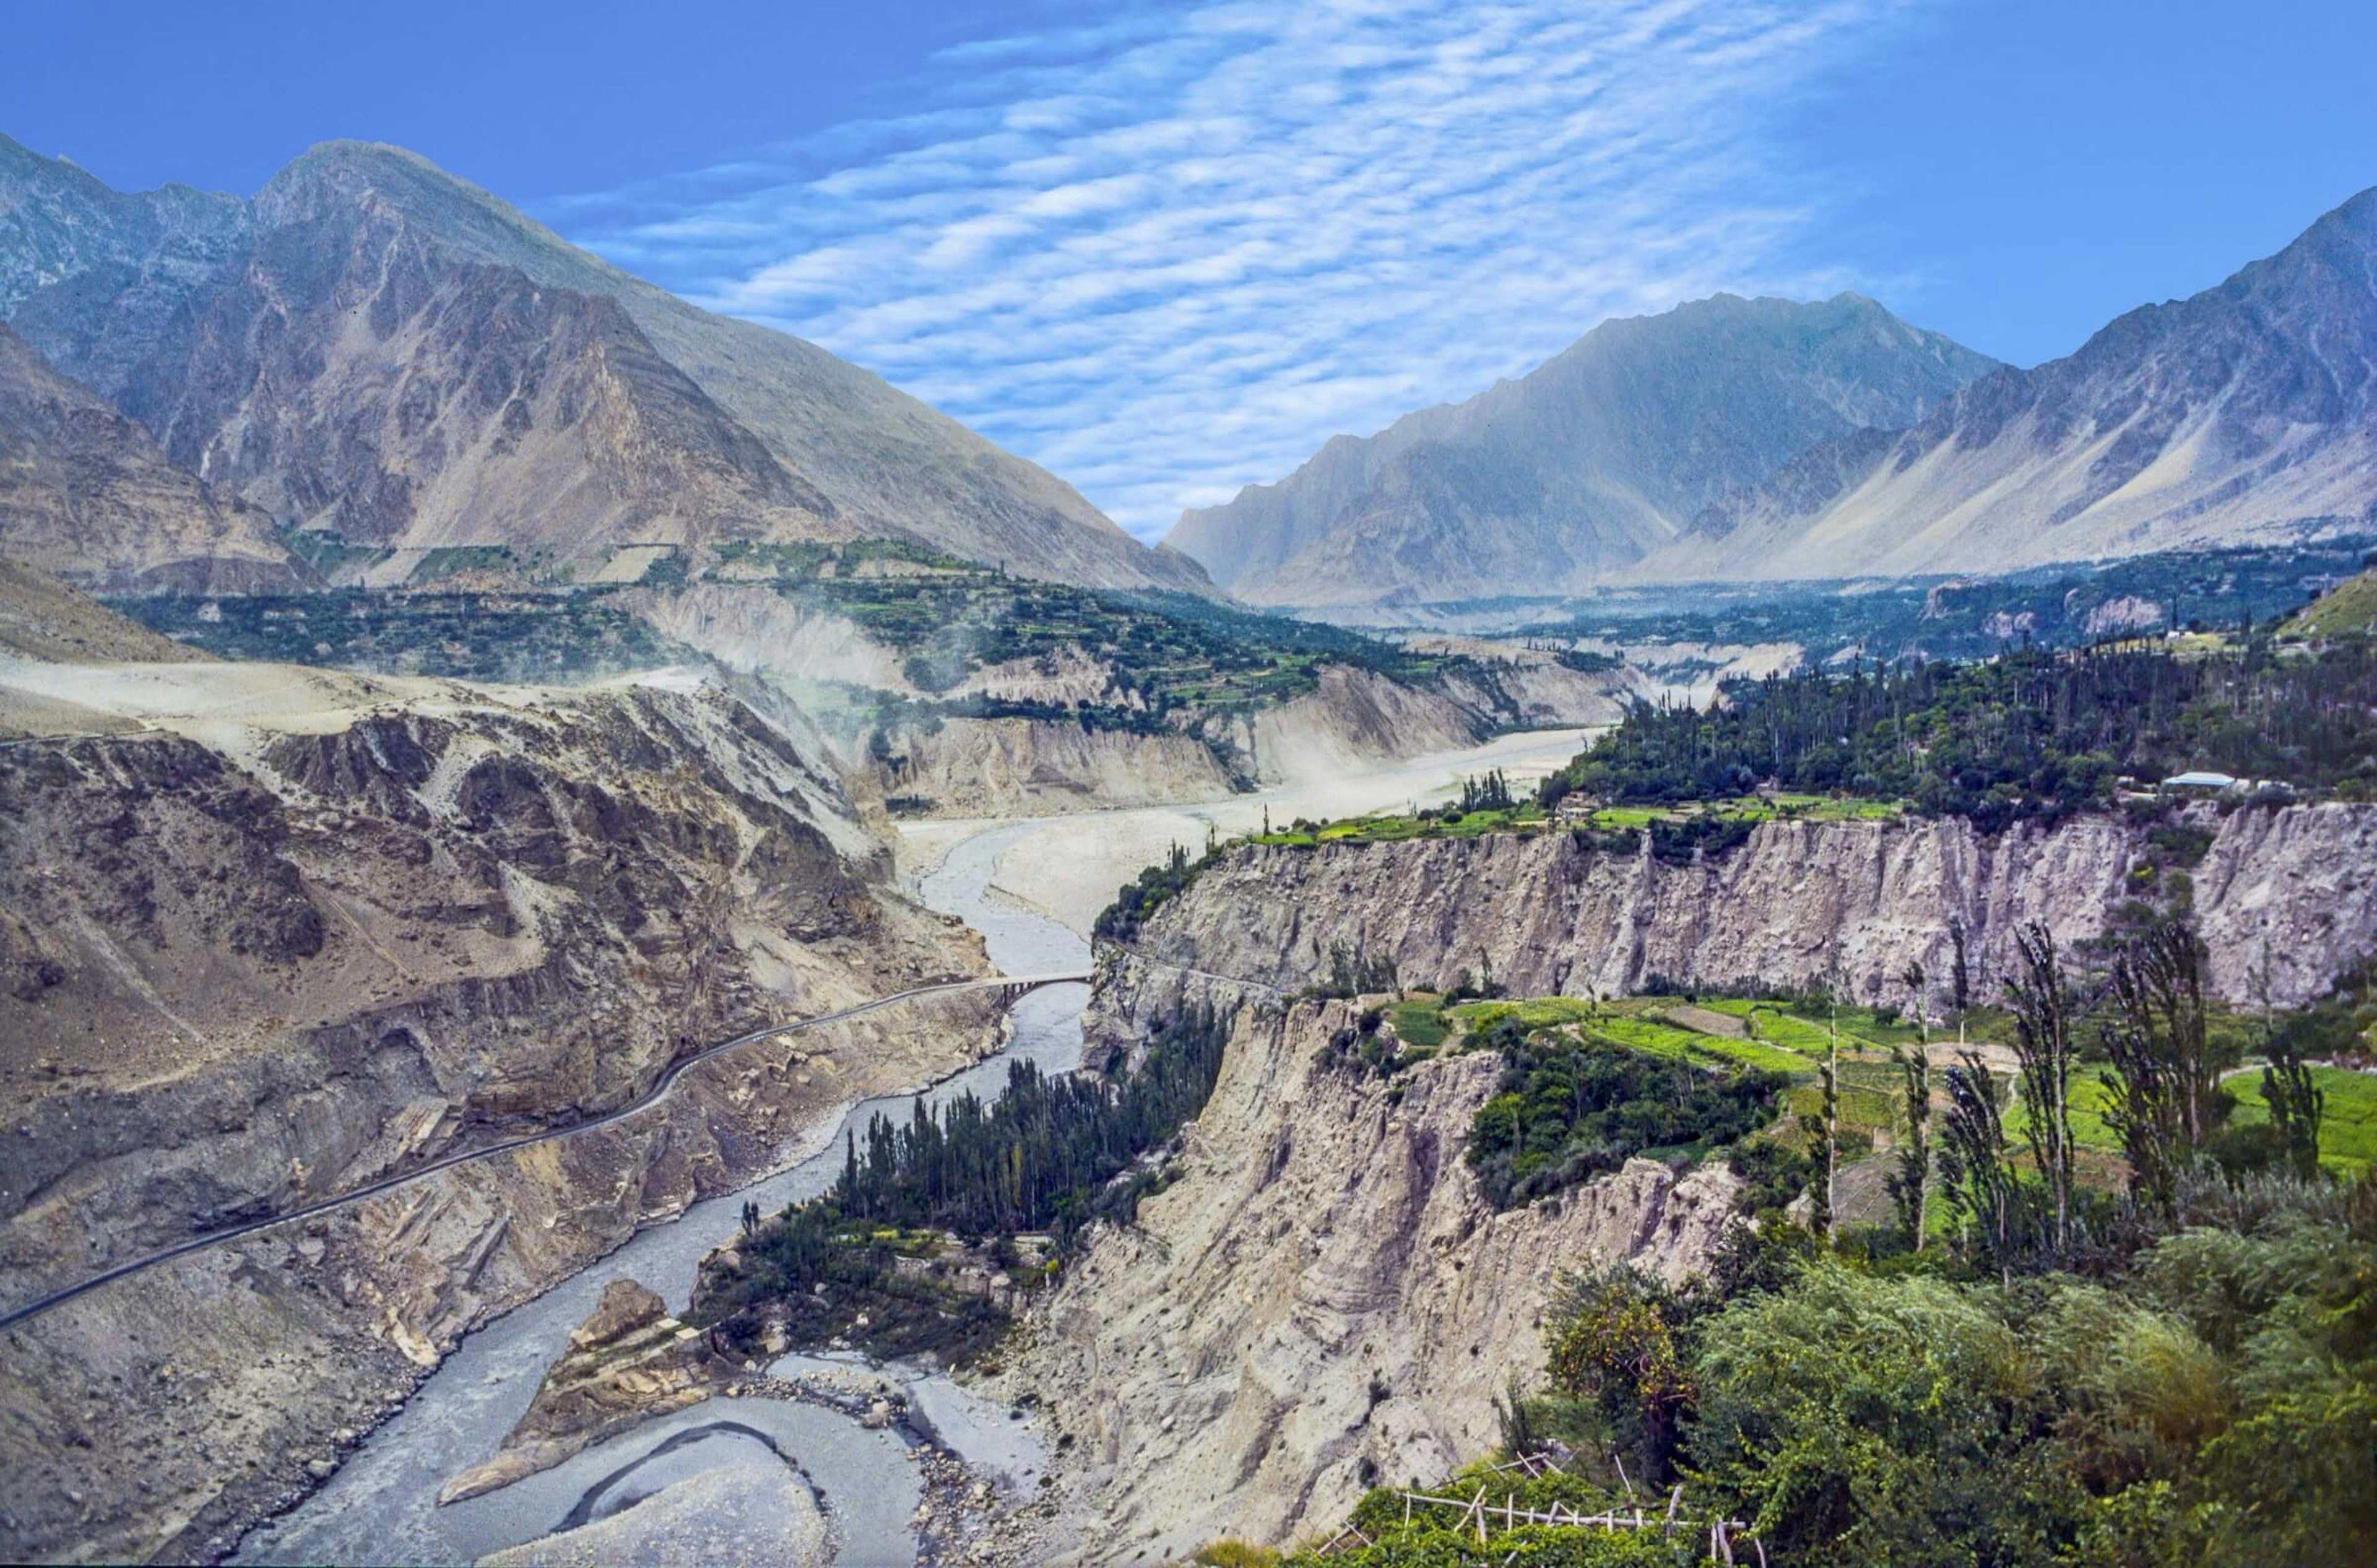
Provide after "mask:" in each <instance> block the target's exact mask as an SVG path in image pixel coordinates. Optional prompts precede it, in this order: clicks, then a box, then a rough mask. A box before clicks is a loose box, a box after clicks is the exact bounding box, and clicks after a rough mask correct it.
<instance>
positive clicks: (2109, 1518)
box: [1415, 1178, 2377, 1568]
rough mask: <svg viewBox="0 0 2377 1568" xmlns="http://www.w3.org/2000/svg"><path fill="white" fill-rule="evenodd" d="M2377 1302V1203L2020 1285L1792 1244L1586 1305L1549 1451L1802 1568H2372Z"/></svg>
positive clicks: (2191, 1215)
mask: <svg viewBox="0 0 2377 1568" xmlns="http://www.w3.org/2000/svg"><path fill="white" fill-rule="evenodd" d="M2372 1279H2377V1191H2372V1189H2371V1187H2370V1186H2369V1185H2368V1184H2367V1183H2363V1184H2362V1185H2361V1186H2359V1188H2357V1189H2350V1190H2347V1189H2344V1188H2340V1187H2338V1186H2335V1185H2334V1184H2321V1183H2307V1182H2303V1181H2301V1180H2299V1179H2293V1178H2286V1179H2278V1180H2275V1181H2271V1182H2265V1183H2262V1184H2259V1185H2258V1187H2257V1188H2256V1189H2255V1190H2254V1191H2252V1194H2251V1195H2250V1196H2247V1197H2242V1198H2240V1195H2239V1193H2238V1192H2237V1191H2236V1190H2234V1189H2220V1188H2209V1189H2206V1188H2193V1189H2190V1190H2188V1191H2187V1192H2186V1193H2185V1194H2184V1196H2183V1199H2182V1203H2181V1205H2180V1210H2179V1212H2178V1215H2177V1216H2176V1218H2175V1219H2174V1220H2173V1221H2172V1222H2171V1223H2169V1224H2168V1225H2167V1226H2166V1227H2163V1228H2161V1229H2160V1230H2158V1231H2157V1232H2156V1233H2155V1234H2154V1235H2152V1236H2151V1237H2148V1238H2145V1239H2143V1240H2142V1243H2141V1244H2140V1245H2139V1246H2137V1247H2135V1248H2134V1249H2132V1250H2131V1251H2128V1252H2126V1253H2125V1254H2124V1255H2123V1256H2121V1257H2120V1259H2118V1260H2111V1261H2108V1262H2107V1263H2106V1264H2105V1265H2104V1266H2101V1267H2099V1268H2096V1269H2093V1270H2091V1271H2089V1272H2088V1273H2086V1274H2080V1273H2074V1272H2065V1271H2045V1272H2039V1273H2034V1274H2031V1275H2019V1276H2016V1277H2014V1278H2013V1280H2012V1281H2011V1282H2010V1283H2009V1282H2006V1281H2002V1280H1999V1279H1990V1278H1983V1279H1975V1278H1973V1277H1971V1276H1970V1275H1966V1274H1961V1273H1959V1272H1958V1271H1957V1270H1955V1269H1954V1268H1953V1267H1950V1266H1941V1267H1937V1268H1933V1269H1929V1270H1921V1271H1917V1270H1913V1269H1907V1268H1900V1269H1896V1270H1891V1269H1884V1268H1880V1267H1875V1266H1872V1265H1871V1264H1870V1263H1863V1262H1861V1261H1860V1260H1857V1259H1854V1258H1844V1257H1840V1256H1835V1255H1833V1254H1829V1253H1827V1252H1825V1251H1822V1249H1821V1248H1819V1247H1818V1246H1817V1245H1816V1244H1815V1243H1814V1242H1813V1241H1812V1239H1810V1238H1809V1237H1808V1236H1807V1235H1806V1234H1805V1233H1803V1232H1797V1231H1794V1230H1792V1229H1790V1228H1789V1227H1781V1226H1770V1227H1766V1228H1765V1229H1764V1230H1763V1231H1762V1232H1761V1233H1752V1232H1749V1231H1746V1230H1745V1231H1741V1232H1738V1233H1737V1234H1736V1236H1735V1237H1734V1239H1733V1240H1732V1241H1731V1242H1730V1243H1729V1244H1728V1248H1727V1252H1726V1255H1725V1256H1722V1257H1721V1258H1720V1259H1719V1260H1718V1264H1717V1266H1716V1267H1715V1268H1714V1269H1713V1270H1712V1271H1711V1272H1710V1274H1709V1275H1706V1276H1704V1277H1702V1278H1700V1279H1696V1280H1694V1281H1693V1282H1691V1283H1690V1285H1689V1286H1687V1287H1684V1288H1682V1289H1670V1288H1667V1287H1664V1286H1662V1285H1660V1284H1659V1283H1657V1282H1656V1281H1654V1280H1652V1279H1650V1278H1648V1277H1646V1276H1644V1275H1640V1274H1638V1273H1635V1272H1633V1271H1632V1270H1630V1269H1626V1268H1624V1267H1622V1266H1621V1267H1618V1268H1612V1269H1607V1270H1603V1271H1599V1272H1595V1273H1589V1274H1586V1275H1580V1276H1577V1277H1575V1278H1573V1279H1571V1280H1570V1281H1569V1282H1568V1283H1567V1285H1566V1287H1565V1288H1564V1290H1563V1292H1562V1293H1561V1294H1560V1296H1559V1299H1557V1300H1556V1301H1555V1303H1554V1305H1553V1309H1552V1311H1550V1312H1549V1313H1548V1314H1547V1327H1546V1331H1545V1336H1546V1342H1547V1351H1548V1363H1547V1366H1548V1378H1549V1385H1550V1386H1549V1389H1548V1391H1547V1394H1545V1395H1543V1396H1539V1397H1537V1398H1535V1399H1534V1400H1531V1401H1528V1402H1527V1406H1526V1408H1527V1420H1526V1422H1525V1425H1526V1426H1527V1427H1528V1428H1530V1429H1531V1430H1535V1431H1539V1432H1544V1433H1549V1434H1559V1435H1563V1436H1564V1437H1565V1438H1566V1439H1567V1440H1568V1441H1570V1442H1573V1443H1574V1444H1575V1446H1576V1447H1577V1449H1578V1450H1579V1452H1580V1453H1581V1454H1588V1455H1591V1456H1593V1457H1594V1458H1595V1459H1596V1460H1598V1459H1600V1458H1601V1456H1603V1455H1608V1454H1617V1455H1618V1456H1619V1458H1620V1460H1621V1461H1622V1462H1623V1463H1624V1464H1625V1465H1626V1466H1627V1470H1628V1473H1629V1474H1630V1476H1631V1477H1632V1478H1634V1479H1636V1480H1637V1481H1640V1480H1642V1479H1643V1478H1650V1479H1651V1480H1653V1481H1654V1483H1657V1484H1661V1485H1665V1484H1667V1483H1668V1482H1669V1481H1671V1480H1673V1479H1675V1478H1685V1479H1686V1480H1687V1485H1688V1487H1689V1489H1690V1494H1691V1495H1692V1496H1693V1497H1694V1498H1695V1499H1696V1501H1697V1502H1698V1505H1699V1506H1700V1507H1701V1508H1702V1509H1704V1510H1706V1511H1709V1512H1720V1511H1721V1512H1724V1513H1726V1514H1730V1515H1731V1516H1732V1517H1736V1518H1739V1519H1743V1520H1745V1521H1748V1522H1749V1523H1750V1526H1752V1529H1753V1530H1754V1532H1755V1535H1756V1537H1757V1538H1758V1539H1759V1541H1760V1542H1761V1543H1762V1545H1763V1546H1764V1548H1765V1550H1766V1552H1767V1554H1768V1557H1769V1560H1770V1561H1774V1562H1795V1563H1805V1564H1813V1565H1830V1564H1839V1565H1842V1568H1848V1565H1852V1564H1854V1565H1857V1568H1897V1565H1905V1568H1930V1565H1932V1564H1938V1563H1951V1562H1953V1563H1968V1564H1988V1565H1999V1564H2002V1565H2005V1568H2017V1565H2022V1568H2026V1565H2030V1564H2039V1563H2060V1564H2072V1565H2080V1568H2148V1565H2157V1564H2163V1563H2174V1562H2190V1563H2200V1564H2204V1565H2206V1568H2263V1565H2268V1568H2282V1565H2288V1564H2302V1565H2304V1568H2311V1565H2317V1568H2327V1565H2330V1564H2335V1563H2344V1562H2369V1561H2371V1555H2370V1554H2371V1550H2372V1545H2371V1543H2372V1542H2377V1287H2372V1286H2371V1280H2372ZM1605 1463H1606V1461H1605ZM1415 1561H1421V1560H1417V1559H1415ZM1447 1561H1450V1560H1447ZM1581 1561H1598V1560H1597V1559H1591V1558H1586V1559H1581Z"/></svg>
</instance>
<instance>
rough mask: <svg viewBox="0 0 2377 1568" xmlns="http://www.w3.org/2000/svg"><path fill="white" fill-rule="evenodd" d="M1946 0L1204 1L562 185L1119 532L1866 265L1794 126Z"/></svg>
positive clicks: (645, 245)
mask: <svg viewBox="0 0 2377 1568" xmlns="http://www.w3.org/2000/svg"><path fill="white" fill-rule="evenodd" d="M1927 4H1929V0H1484V3H1470V0H1304V3H1289V4H1256V3H1252V0H1211V3H1205V4H1195V5H1189V6H1177V5H1175V6H1160V7H1151V8H1146V9H1131V10H1126V11H1123V12H1120V13H1118V14H1117V15H1116V16H1114V17H1113V18H1109V19H1107V20H1105V21H1104V22H1101V23H1097V24H1094V25H1087V26H1080V27H1071V28H1064V29H1051V30H1044V31H1038V32H1030V33H1021V34H1018V35H1016V36H1011V37H1002V38H996V39H984V40H979V41H976V42H971V43H968V44H965V45H963V46H961V47H958V48H954V49H950V50H949V51H946V52H944V53H943V54H940V55H939V56H938V57H937V58H936V60H935V63H934V66H933V69H932V72H931V73H930V76H929V78H928V79H927V80H926V82H924V83H922V84H921V85H920V93H919V107H918V108H917V110H916V111H915V112H914V114H907V115H903V116H900V117H897V118H891V119H883V120H875V121H867V122H860V123H853V124H850V125H845V126H836V127H834V128H833V129H832V130H831V131H830V132H829V133H827V134H825V135H822V136H819V137H815V138H808V139H806V140H805V141H802V142H799V143H794V144H788V145H784V146H781V147H774V148H768V149H762V150H749V151H745V150H738V151H736V153H735V156H734V157H733V158H732V159H731V160H730V161H726V162H720V163H717V164H714V165H711V166H710V167H707V168H702V169H699V170H692V171H688V172H687V174H685V175H684V176H682V177H680V178H677V179H672V180H665V181H661V182H657V183H654V184H651V185H647V186H639V187H636V188H633V189H630V190H626V191H619V192H609V193H601V194H596V195H588V196H576V197H567V198H563V199H562V200H559V201H556V202H555V203H553V204H550V206H549V207H548V209H547V211H548V215H549V216H550V217H552V218H553V219H554V220H555V221H556V222H558V223H559V224H560V225H561V226H562V227H563V228H564V229H565V231H566V232H567V233H569V235H570V237H571V238H573V239H575V240H577V241H579V243H581V244H584V245H588V246H590V247H591V248H592V249H594V250H596V251H598V252H600V253H602V254H603V255H604V256H606V257H610V258H611V259H612V260H614V261H616V262H618V263H619V264H620V265H622V266H625V267H627V268H629V269H634V270H636V271H639V272H641V273H643V274H645V275H646V276H649V277H651V278H653V279H654V280H656V281H659V282H662V283H663V284H664V285H666V286H668V287H671V288H673V289H675V290H676V291H677V292H679V293H684V294H686V295H687V296H688V297H690V298H693V299H695V300H697V301H699V303H702V304H704V305H709V306H711V308H713V309H719V310H723V311H728V312H731V313H733V314H735V315H739V316H745V317H752V318H754V319H757V320H760V321H765V322H767V323H769V324H770V325H772V326H777V327H781V328H782V329H785V330H787V331H791V332H795V333H798V334H799V335H801V336H803V337H806V338H809V339H811V340H813V341H818V342H820V343H822V344H824V345H825V346H826V347H828V348H830V349H831V350H833V351H834V352H835V353H840V354H842V355H844V356H845V357H847V358H850V359H853V360H855V361H857V362H858V363H860V364H862V365H867V366H869V367H870V368H872V369H875V370H878V371H879V372H881V373H882V374H883V375H885V376H886V377H890V379H891V380H892V381H894V382H896V383H898V384H899V385H901V386H902V387H904V388H906V389H909V390H911V391H913V392H914V393H916V394H917V395H918V396H920V397H923V398H925V399H926V400H927V401H931V402H933V403H935V404H936V405H938V406H939V407H941V408H943V409H945V410H947V411H948V412H949V413H951V414H953V415H955V416H956V417H958V418H959V419H962V420H963V421H965V422H966V423H967V424H969V425H973V426H974V427H975V428H977V429H979V430H981V431H982V432H983V433H984V434H985V435H987V436H989V437H991V438H992V439H994V440H997V441H998V442H1000V443H1001V444H1002V445H1004V446H1007V447H1009V448H1010V449H1014V450H1016V451H1018V452H1021V453H1022V454H1023V455H1024V456H1027V457H1030V458H1032V459H1033V460H1034V461H1038V462H1040V463H1042V464H1043V465H1045V467H1047V468H1049V469H1051V470H1053V471H1054V472H1056V473H1058V474H1060V475H1062V476H1063V477H1065V478H1066V479H1069V480H1070V481H1071V482H1072V483H1073V484H1074V485H1077V486H1079V487H1080V488H1081V490H1082V491H1083V492H1084V493H1085V494H1086V495H1088V496H1089V497H1090V498H1091V500H1093V501H1094V502H1096V503H1097V504H1098V505H1100V506H1102V507H1103V508H1105V510H1107V511H1108V512H1109V513H1111V514H1112V515H1113V516H1114V517H1115V518H1116V519H1117V521H1121V522H1122V523H1123V524H1124V525H1125V526H1126V527H1129V528H1130V529H1131V530H1132V531H1133V532H1135V533H1140V534H1141V535H1142V536H1146V537H1150V538H1153V537H1156V536H1159V535H1160V534H1161V533H1163V532H1164V530H1165V528H1166V527H1168V526H1169V525H1170V523H1171V521H1172V520H1173V519H1174V518H1175V517H1176V516H1177V514H1178V512H1179V510H1180V509H1181V508H1182V507H1184V506H1195V505H1206V504H1211V503H1212V502H1214V501H1218V500H1222V499H1225V498H1226V497H1229V496H1230V495H1232V494H1234V493H1235V492H1236V490H1237V488H1238V487H1239V486H1240V485H1245V484H1248V483H1260V482H1263V481H1268V480H1272V479H1276V478H1278V477H1280V476H1281V475H1283V474H1284V473H1287V472H1288V471H1289V470H1290V469H1292V468H1294V467H1295V466H1296V464H1297V463H1298V462H1300V461H1303V460H1304V459H1305V458H1306V457H1308V456H1309V455H1310V454H1311V453H1312V452H1313V451H1314V450H1315V449H1317V448H1318V447H1319V446H1320V444H1321V442H1322V441H1324V440H1326V439H1327V438H1328V437H1330V436H1331V435H1332V434H1335V433H1337V432H1340V431H1351V432H1355V433H1368V432H1369V431H1371V430H1374V429H1377V428H1379V427H1380V426H1381V425H1385V424H1387V423H1388V422H1390V421H1391V420H1392V419H1393V418H1394V417H1395V416H1396V415H1397V414H1399V413H1405V412H1407V411H1409V410H1410V409H1412V408H1415V407H1417V406H1420V405H1422V404H1425V403H1429V402H1435V401H1444V400H1447V399H1453V398H1461V397H1465V396H1467V395H1469V394H1470V393H1472V392H1475V391H1476V390H1478V389H1481V388H1483V387H1484V386H1486V385H1487V383H1489V382H1490V381H1492V380H1494V379H1495V378H1496V377H1503V376H1513V375H1518V374H1522V373H1523V372H1524V371H1525V370H1527V369H1528V368H1529V367H1531V366H1532V365H1535V364H1536V363H1538V362H1539V361H1541V360H1542V359H1544V358H1545V357H1546V356H1547V355H1549V354H1551V353H1556V352H1557V351H1558V350H1559V349H1560V348H1562V347H1564V346H1566V345H1567V344H1568V343H1569V342H1570V341H1572V340H1574V339H1575V338H1576V336H1577V335H1578V334H1579V333H1581V332H1583V330H1584V329H1587V328H1589V327H1591V326H1593V325H1594V324H1595V322H1597V321H1599V320H1601V319H1603V318H1605V317H1608V316H1611V315H1630V314H1638V313H1641V312H1643V311H1650V310H1657V309H1662V308H1665V307H1666V306H1667V305H1673V304H1676V303H1678V302H1680V301H1682V300H1685V299H1690V298H1695V297H1698V296H1701V295H1703V294H1707V293H1713V292H1714V291H1716V290H1718V289H1721V288H1730V289H1734V290H1737V291H1741V292H1762V293H1794V294H1813V293H1828V292H1831V291H1832V290H1833V289H1834V288H1837V287H1840V286H1845V285H1846V284H1849V283H1855V282H1864V281H1868V280H1862V279H1857V278H1854V277H1849V276H1846V275H1843V274H1838V273H1834V272H1830V271H1825V270H1822V269H1809V268H1806V267H1803V266H1800V265H1798V264H1797V263H1795V262H1794V261H1793V260H1792V257H1795V256H1797V255H1798V254H1800V252H1801V249H1802V248H1803V247H1802V245H1801V243H1800V242H1802V241H1803V240H1804V238H1805V236H1806V234H1807V233H1808V230H1809V228H1810V225H1811V223H1813V222H1814V221H1817V220H1818V218H1819V217H1820V216H1821V214H1822V210H1823V207H1824V203H1825V200H1826V198H1827V196H1828V194H1829V193H1828V192H1827V191H1826V190H1825V189H1824V188H1823V187H1822V186H1821V185H1820V184H1818V183H1816V182H1815V181H1813V180H1812V179H1811V178H1810V177H1809V176H1807V175H1806V174H1802V173H1800V172H1798V171H1796V170H1794V169H1793V168H1791V167H1790V166H1788V163H1787V161H1786V160H1785V159H1784V158H1783V157H1782V156H1781V154H1780V153H1779V152H1778V150H1777V149H1776V147H1775V145H1774V138H1773V134H1772V133H1773V129H1774V124H1775V121H1776V118H1777V116H1778V114H1780V113H1781V112H1782V111H1783V110H1784V109H1785V108H1786V106H1787V105H1788V104H1790V103H1791V102H1793V101H1794V99H1795V98H1796V97H1797V95H1798V94H1801V93H1803V92H1804V91H1806V90H1808V89H1809V87H1810V84H1811V82H1813V81H1814V80H1815V79H1816V78H1818V77H1820V76H1821V74H1822V73H1823V72H1825V71H1827V70H1830V69H1834V68H1838V67H1840V66H1842V65H1844V64H1845V62H1847V61H1849V60H1851V59H1853V58H1855V57H1856V56H1857V54H1859V53H1860V52H1861V51H1864V50H1866V49H1868V48H1869V47H1871V46H1872V44H1873V43H1874V42H1875V40H1876V39H1877V38H1878V37H1880V36H1881V35H1883V34H1884V33H1886V32H1887V31H1888V30H1890V29H1891V28H1892V26H1893V24H1894V23H1896V22H1897V21H1899V20H1900V19H1901V18H1904V17H1905V16H1906V15H1908V14H1909V13H1910V12H1912V11H1915V10H1917V9H1919V8H1921V7H1923V6H1926V5H1927Z"/></svg>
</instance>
